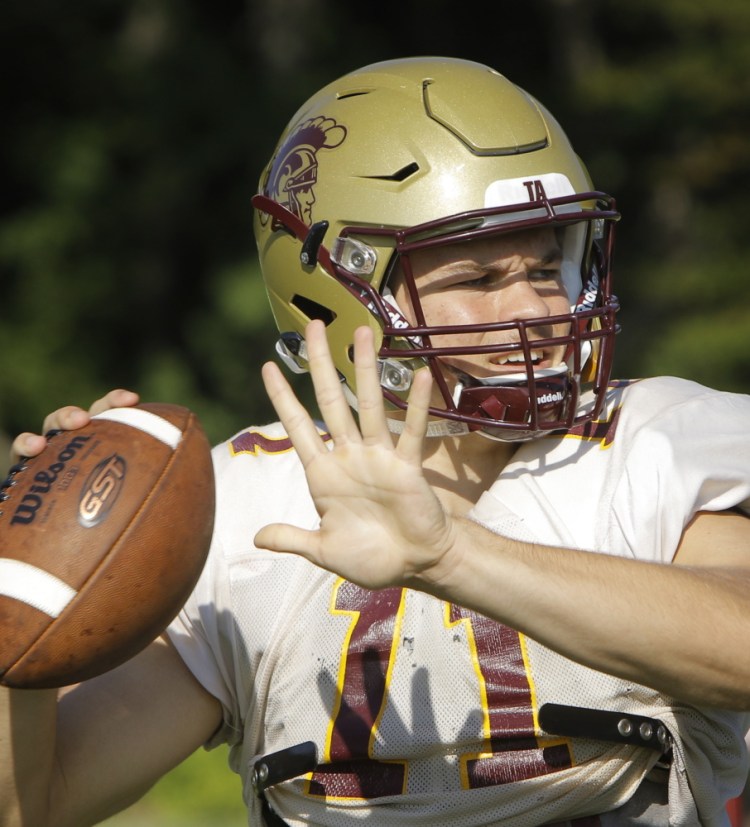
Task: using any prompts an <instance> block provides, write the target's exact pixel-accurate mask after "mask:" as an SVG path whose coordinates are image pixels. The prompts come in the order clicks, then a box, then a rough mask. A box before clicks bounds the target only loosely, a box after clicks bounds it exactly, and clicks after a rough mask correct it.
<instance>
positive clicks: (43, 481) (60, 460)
mask: <svg viewBox="0 0 750 827" xmlns="http://www.w3.org/2000/svg"><path fill="white" fill-rule="evenodd" d="M90 439H91V437H88V436H83V435H81V434H79V435H78V436H74V437H73V438H72V439H71V440H70V442H69V443H68V444H67V445H66V446H65V447H64V448H63V450H62V451H60V453H59V454H58V455H57V461H56V462H53V463H52V464H51V465H50V466H49V467H48V468H47V469H46V470H45V471H38V472H37V473H36V474H34V484H33V485H31V486H30V487H29V490H28V491H27V493H26V494H25V495H24V497H23V499H22V500H21V502H20V503H19V504H18V507H17V508H16V510H15V512H14V513H13V517H12V518H11V521H10V522H11V524H16V523H21V524H22V525H29V523H33V522H34V520H35V519H36V515H37V513H38V511H39V509H40V508H41V507H42V503H43V502H44V496H45V495H46V494H48V493H49V492H50V490H51V489H52V486H53V485H54V484H55V482H57V480H58V478H59V477H60V475H61V474H65V475H66V476H67V474H68V473H70V471H71V470H72V469H70V468H67V465H68V463H69V462H70V461H71V460H72V459H73V458H74V457H75V455H76V454H77V453H78V451H80V449H81V448H83V446H84V445H85V444H86V443H87V442H88V441H89V440H90ZM66 487H67V486H66Z"/></svg>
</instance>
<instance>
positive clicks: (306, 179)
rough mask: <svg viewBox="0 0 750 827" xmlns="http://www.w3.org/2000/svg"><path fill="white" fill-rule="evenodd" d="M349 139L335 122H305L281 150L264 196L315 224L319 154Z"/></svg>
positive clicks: (342, 128) (266, 184) (320, 118)
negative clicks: (314, 205) (313, 219)
mask: <svg viewBox="0 0 750 827" xmlns="http://www.w3.org/2000/svg"><path fill="white" fill-rule="evenodd" d="M345 138H346V127H343V126H341V125H340V124H338V123H336V121H334V120H333V118H326V117H324V116H320V117H317V118H311V119H310V120H308V121H305V122H304V123H303V124H301V125H300V126H299V127H298V128H297V129H295V130H294V132H292V133H291V134H290V135H289V137H288V138H287V139H286V140H285V141H284V143H283V144H282V145H281V147H279V150H278V152H277V153H276V156H275V157H274V159H273V162H272V163H271V166H270V169H269V172H268V178H267V180H266V182H265V185H264V187H263V191H264V194H265V195H267V196H268V197H269V198H272V199H273V200H274V201H276V202H277V203H279V204H282V205H283V206H285V207H286V208H287V209H288V210H289V211H290V212H293V213H294V214H295V215H296V216H297V218H299V219H301V220H302V221H304V222H305V223H306V224H312V207H313V204H314V203H315V192H314V188H315V184H316V183H317V180H318V152H319V151H320V150H321V149H335V148H336V147H337V146H340V145H341V144H342V143H343V142H344V139H345Z"/></svg>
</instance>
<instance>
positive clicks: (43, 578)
mask: <svg viewBox="0 0 750 827" xmlns="http://www.w3.org/2000/svg"><path fill="white" fill-rule="evenodd" d="M76 594H77V592H76V590H75V589H72V588H71V587H70V586H69V585H68V584H67V583H64V582H63V581H62V580H60V579H59V578H57V577H55V576H54V575H53V574H50V573H49V572H48V571H44V569H39V568H37V567H36V566H32V565H30V564H29V563H23V562H21V561H20V560H10V559H8V558H7V557H0V595H5V597H12V598H14V599H15V600H20V601H21V602H23V603H26V604H28V605H29V606H33V607H34V608H35V609H39V611H40V612H44V613H45V614H47V615H49V616H50V617H59V615H60V614H61V612H62V611H63V609H65V607H66V606H67V605H68V603H70V601H71V600H72V599H73V598H74V597H75V596H76Z"/></svg>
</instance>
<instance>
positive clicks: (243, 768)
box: [0, 58, 750, 827]
mask: <svg viewBox="0 0 750 827" xmlns="http://www.w3.org/2000/svg"><path fill="white" fill-rule="evenodd" d="M254 206H255V232H256V238H257V243H258V250H259V256H260V261H261V265H262V269H263V277H264V280H265V283H266V286H267V289H268V295H269V299H270V303H271V308H272V311H273V313H274V317H275V319H276V322H277V325H278V328H279V334H280V335H279V340H278V347H277V350H278V353H279V357H280V359H281V360H282V361H283V362H284V363H285V364H286V365H287V366H288V367H289V368H290V369H291V370H293V371H298V372H305V371H309V372H310V373H311V374H312V379H313V383H314V386H315V392H316V397H317V401H318V406H319V410H320V413H321V414H322V417H323V422H317V421H315V420H314V419H313V418H312V417H311V416H310V415H309V414H308V413H307V412H306V411H305V409H304V407H303V406H302V405H301V404H300V403H299V402H298V401H297V399H296V398H295V396H294V394H293V392H292V391H291V388H290V386H289V384H288V383H287V382H286V380H285V379H284V376H283V374H282V372H281V371H280V369H279V368H278V366H276V365H274V364H269V365H266V366H264V368H263V376H264V380H265V383H266V388H267V391H268V393H269V396H270V398H271V400H272V402H273V403H274V405H275V407H276V410H277V412H278V415H279V419H280V422H279V423H273V424H270V425H267V426H262V427H251V428H247V429H245V430H243V431H241V432H240V433H238V434H236V435H234V436H233V437H231V438H230V439H229V440H227V441H226V442H224V443H222V444H220V445H218V446H217V447H216V448H215V450H214V458H215V467H216V476H217V486H218V487H217V512H216V527H215V535H214V541H213V544H212V549H211V552H210V557H209V561H208V564H207V566H206V568H205V571H204V573H203V575H202V577H201V580H200V582H199V583H198V586H197V587H196V589H195V592H194V594H193V595H192V596H191V598H190V599H189V600H188V601H187V603H186V605H185V607H184V609H183V610H182V612H181V613H180V614H179V616H178V617H177V618H176V619H175V620H174V622H173V623H172V624H171V626H170V627H169V629H168V633H167V634H166V635H165V637H164V638H163V639H162V640H159V641H157V642H155V643H154V644H153V645H152V646H151V647H149V648H148V649H146V650H145V651H144V652H143V653H142V654H140V655H138V656H136V657H135V658H134V659H133V660H132V661H130V662H128V663H127V664H125V665H124V666H122V667H120V668H118V669H116V670H113V671H112V672H110V673H107V674H105V675H103V676H101V677H100V678H96V679H94V680H92V681H88V682H86V683H85V684H81V685H79V686H77V687H75V688H73V689H70V690H67V691H65V692H64V693H62V697H61V699H60V701H59V705H58V707H59V708H56V703H55V701H56V698H55V693H54V692H50V691H44V692H17V691H14V692H10V691H7V690H6V691H5V692H4V694H3V696H2V698H3V703H4V706H3V707H2V709H3V713H2V714H3V716H4V724H5V727H6V732H9V733H10V737H9V736H8V735H7V734H6V735H5V736H4V737H2V736H0V749H2V750H3V751H4V752H3V754H0V767H2V769H1V770H0V801H2V802H8V803H3V804H2V805H0V806H2V815H3V817H4V821H2V824H4V825H8V824H12V825H18V824H34V825H46V824H70V825H82V824H89V823H95V822H96V821H97V820H99V819H101V818H104V817H105V816H107V815H109V814H111V813H113V812H116V811H117V810H119V809H121V808H123V807H125V806H127V805H128V804H129V803H130V802H132V801H133V800H135V799H137V798H138V797H139V796H140V795H141V794H142V793H143V792H144V791H145V790H146V789H147V788H148V787H149V786H150V784H152V783H153V782H154V781H155V780H156V779H157V778H158V777H159V776H160V775H161V774H163V773H164V772H166V771H168V770H169V769H170V768H171V767H173V766H174V765H175V764H176V763H178V762H179V761H180V760H182V759H183V758H184V757H186V756H187V755H189V754H190V753H191V752H192V751H193V750H194V749H196V748H198V747H199V746H200V745H202V744H206V745H209V746H210V745H212V744H215V743H220V742H225V743H228V744H229V745H230V756H231V758H230V763H231V766H232V768H233V769H234V770H235V771H236V772H238V773H239V774H240V775H241V776H242V779H243V790H244V797H245V801H246V803H247V807H248V819H249V822H248V823H250V824H266V825H268V827H277V825H281V824H289V825H302V824H318V825H326V826H328V827H338V825H341V826H342V827H343V825H349V824H355V823H370V824H377V825H411V824H414V825H418V824H450V825H458V826H459V827H460V826H461V825H463V826H465V827H469V825H513V827H524V826H525V825H527V826H528V827H533V825H542V824H547V825H549V824H557V825H566V826H567V825H577V827H624V825H657V826H658V825H667V824H669V825H684V827H694V825H699V824H702V825H712V826H713V825H721V824H725V823H726V819H727V814H726V803H727V801H728V800H729V799H730V798H732V797H733V796H736V795H737V794H738V793H739V792H740V790H741V789H742V787H743V784H744V781H745V778H746V776H747V754H746V747H745V741H744V737H745V733H746V731H747V728H748V723H749V722H750V718H749V717H748V710H750V659H748V658H747V656H746V655H745V653H744V648H745V646H744V645H745V642H746V640H747V639H748V635H750V588H749V586H750V543H749V542H748V540H749V539H750V529H749V527H750V522H749V521H748V517H747V514H748V512H750V432H749V430H748V427H747V424H748V422H749V421H750V398H748V397H746V396H743V395H737V394H728V393H720V392H717V391H713V390H710V389H707V388H705V387H701V386H699V385H697V384H695V383H692V382H688V381H683V380H680V379H675V378H652V379H644V380H641V381H613V380H612V379H611V376H610V373H611V367H612V353H613V345H614V339H615V336H616V334H617V332H618V322H617V313H618V303H617V300H616V298H615V296H614V294H613V292H612V273H611V265H612V251H613V240H614V230H615V226H616V223H617V221H618V219H619V214H618V212H617V209H616V206H615V203H614V201H613V199H612V198H611V197H610V196H608V195H606V194H604V193H602V192H598V191H596V190H595V189H594V187H593V186H592V184H591V182H590V180H589V177H588V175H587V173H586V170H585V168H584V166H583V164H582V163H581V161H580V160H579V158H578V157H577V156H576V154H575V153H574V151H573V149H572V148H571V146H570V144H569V142H568V140H567V138H566V136H565V135H564V133H563V132H562V130H561V128H560V127H559V125H558V124H557V123H556V121H555V120H554V118H553V117H552V115H551V114H550V113H549V112H548V111H547V110H546V109H545V108H544V107H543V106H542V105H541V104H540V103H539V102H538V101H536V100H534V99H533V98H532V97H531V96H529V95H528V94H527V93H525V92H524V91H523V90H522V89H520V88H519V87H517V86H515V85H514V84H513V83H511V82H510V81H508V80H507V79H506V78H504V77H503V76H502V75H500V74H498V73H497V72H496V71H494V70H493V69H491V68H488V67H486V66H482V65H477V64H475V63H471V62H467V61H463V60H451V59H427V58H425V59H408V60H398V61H390V62H385V63H380V64H375V65H372V66H368V67H365V68H363V69H361V70H358V71H355V72H353V73H351V74H349V75H347V76H345V77H343V78H340V79H339V80H337V81H335V82H334V83H332V84H330V85H329V86H327V87H325V88H324V89H323V90H321V91H320V92H319V93H317V94H316V95H314V96H313V97H312V98H311V99H310V100H309V101H307V102H306V103H305V104H304V105H303V106H302V108H301V109H300V110H299V112H297V113H296V114H295V115H294V117H293V118H292V120H291V121H290V123H289V125H288V127H287V129H286V130H285V132H284V134H283V135H282V137H281V139H280V141H279V143H278V146H277V148H276V150H275V152H274V154H273V157H272V158H271V160H270V162H269V164H268V166H267V167H266V169H265V170H264V172H263V174H262V176H261V180H260V185H259V189H258V193H257V194H256V196H255V198H254ZM136 401H137V396H135V395H134V394H130V393H128V392H125V391H113V392H112V393H110V394H108V395H107V396H106V397H104V398H103V399H102V400H100V401H99V402H97V403H95V405H94V406H93V408H92V409H91V410H92V411H93V412H96V411H100V410H102V409H104V408H107V407H112V406H117V405H130V404H134V403H135V402H136ZM89 416H90V412H89V413H87V412H84V411H82V410H81V409H78V408H73V407H69V408H63V409H61V410H59V411H57V412H55V413H54V414H52V415H50V417H48V419H47V421H46V423H45V428H50V427H59V428H75V427H79V426H80V425H82V424H84V423H85V422H87V421H88V417H89ZM43 444H44V440H43V439H42V438H41V437H40V436H38V435H33V434H25V435H21V436H19V437H18V438H17V439H16V441H15V443H14V445H15V451H16V453H17V454H27V455H32V454H36V453H39V452H40V451H41V450H42V449H43ZM19 733H23V737H18V734H19ZM92 779H95V783H94V782H93V781H92Z"/></svg>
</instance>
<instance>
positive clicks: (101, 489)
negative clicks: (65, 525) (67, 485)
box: [78, 454, 127, 528]
mask: <svg viewBox="0 0 750 827" xmlns="http://www.w3.org/2000/svg"><path fill="white" fill-rule="evenodd" d="M126 469H127V464H126V462H125V460H124V459H123V458H122V457H121V456H118V455H117V454H112V456H111V457H107V459H105V460H102V461H101V462H100V463H99V464H98V465H97V466H96V468H94V470H93V471H92V472H91V474H89V478H88V479H87V480H86V483H85V484H84V486H83V492H82V493H81V501H80V504H79V506H78V521H79V522H80V524H81V525H82V526H85V527H86V528H90V527H91V526H95V525H97V524H98V523H100V522H101V521H102V520H103V519H104V518H105V517H106V516H107V514H109V512H110V511H111V509H112V506H113V505H114V504H115V501H116V500H117V496H118V494H119V493H120V490H121V489H122V484H123V481H124V480H125V471H126Z"/></svg>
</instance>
